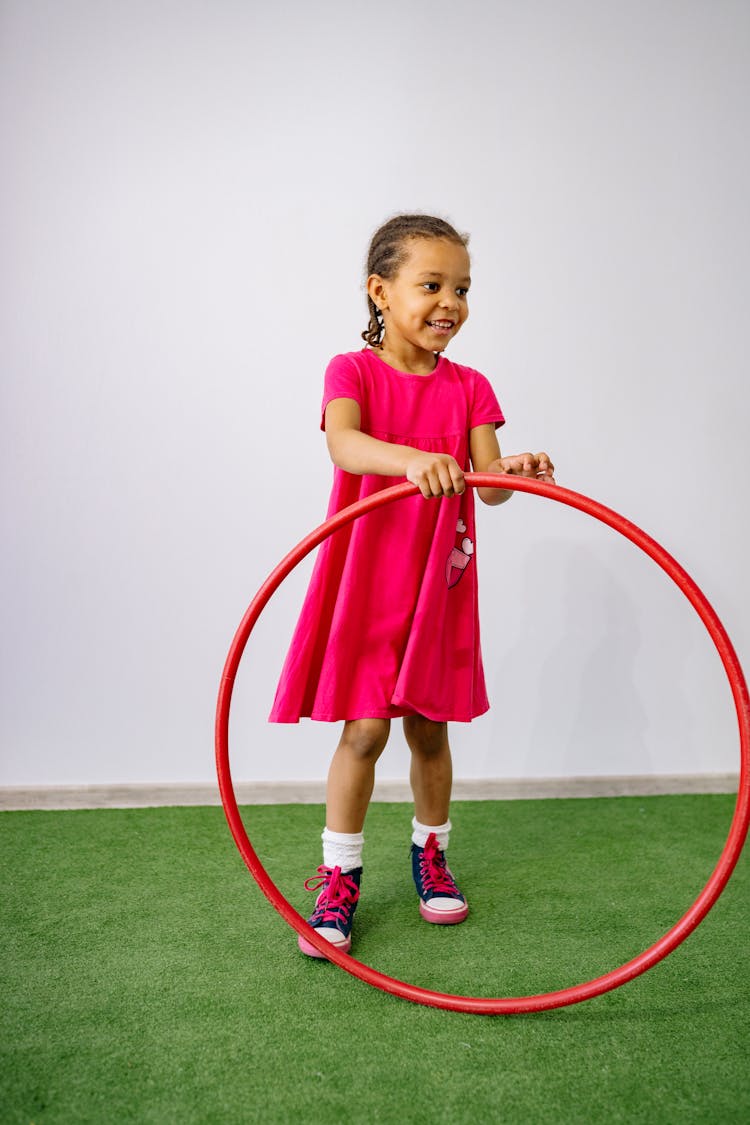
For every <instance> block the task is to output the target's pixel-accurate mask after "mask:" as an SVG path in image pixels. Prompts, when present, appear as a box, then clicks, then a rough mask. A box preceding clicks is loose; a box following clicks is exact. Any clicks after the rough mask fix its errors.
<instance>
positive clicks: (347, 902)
mask: <svg viewBox="0 0 750 1125" xmlns="http://www.w3.org/2000/svg"><path fill="white" fill-rule="evenodd" d="M389 733H390V722H389V720H388V719H356V720H353V721H352V722H348V723H345V724H344V729H343V731H342V734H341V740H340V742H339V744H338V746H337V748H336V753H335V754H334V755H333V759H332V761H331V765H330V768H329V770H328V790H327V801H326V827H325V830H324V832H323V866H322V867H319V868H318V873H319V875H320V878H319V879H316V878H315V877H313V879H308V881H307V883H306V884H305V886H306V887H307V888H308V890H319V891H320V894H319V895H318V898H317V901H316V903H315V910H314V911H313V914H312V917H311V918H309V919H308V921H309V923H310V925H311V926H312V927H313V929H315V930H317V932H318V933H319V934H320V935H321V937H324V938H325V939H326V941H330V942H332V943H333V944H334V945H335V946H336V947H337V948H338V949H342V950H343V951H344V952H347V951H348V950H349V949H350V948H351V944H352V939H351V929H352V921H353V918H354V911H355V910H356V907H357V902H358V901H359V886H360V879H361V877H362V845H363V843H364V836H363V835H362V828H363V827H364V823H365V816H366V814H367V806H368V805H369V803H370V797H371V796H372V789H373V785H374V784H375V763H376V762H377V760H378V758H379V757H380V755H381V754H382V752H383V749H384V748H385V744H386V742H387V741H388V735H389ZM298 944H299V947H300V949H301V950H302V952H303V953H306V954H307V955H308V957H322V956H323V955H322V954H321V953H320V951H319V950H317V949H316V948H315V946H314V945H312V943H311V942H308V941H307V939H306V938H303V937H302V935H300V936H299V938H298Z"/></svg>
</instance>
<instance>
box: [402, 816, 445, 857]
mask: <svg viewBox="0 0 750 1125" xmlns="http://www.w3.org/2000/svg"><path fill="white" fill-rule="evenodd" d="M411 826H412V828H413V829H414V831H413V832H412V835H411V842H412V844H416V845H417V847H418V848H423V847H424V846H425V844H426V843H427V837H428V836H429V835H430V833H431V832H434V833H435V835H436V836H437V842H438V847H439V848H440V850H441V851H443V852H444V851H445V850H446V848H447V847H448V841H449V839H450V834H451V828H452V825H451V822H450V820H446V822H445V824H437V825H433V826H432V827H430V825H429V824H420V823H419V821H418V820H417V818H416V817H413V819H412V822H411Z"/></svg>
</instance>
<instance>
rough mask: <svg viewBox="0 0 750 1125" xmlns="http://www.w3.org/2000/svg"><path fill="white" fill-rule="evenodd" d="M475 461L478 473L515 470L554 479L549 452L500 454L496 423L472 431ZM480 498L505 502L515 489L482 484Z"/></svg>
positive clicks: (511, 471)
mask: <svg viewBox="0 0 750 1125" xmlns="http://www.w3.org/2000/svg"><path fill="white" fill-rule="evenodd" d="M469 451H470V454H471V465H472V468H473V469H474V472H475V473H511V474H515V475H517V476H521V477H539V478H541V479H543V480H547V481H554V479H555V478H554V472H555V466H554V465H553V464H552V462H551V461H550V459H549V457H548V456H547V454H546V453H516V454H513V455H512V456H510V457H503V456H501V454H500V446H499V444H498V441H497V433H496V431H495V426H494V425H493V424H492V423H488V424H487V425H485V426H475V428H474V429H473V430H472V431H471V433H470V434H469ZM477 493H478V495H479V499H480V500H483V501H484V503H485V504H504V503H505V501H506V500H510V498H511V496H512V495H513V492H512V490H511V489H509V488H478V489H477Z"/></svg>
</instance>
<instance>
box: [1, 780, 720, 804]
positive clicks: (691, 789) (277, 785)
mask: <svg viewBox="0 0 750 1125" xmlns="http://www.w3.org/2000/svg"><path fill="white" fill-rule="evenodd" d="M738 783H739V778H738V775H737V774H736V773H701V774H662V775H658V776H638V777H635V776H628V777H551V778H535V779H533V780H524V779H514V778H464V779H460V778H459V779H456V780H454V782H453V798H454V800H457V801H517V800H535V799H549V798H556V797H652V796H658V795H662V794H684V793H735V792H736V791H737V786H738ZM234 789H235V794H236V797H237V801H238V803H239V804H241V805H279V804H291V805H317V804H322V803H323V802H324V801H325V783H324V782H322V781H240V782H235V786H234ZM373 800H374V801H409V800H411V791H410V789H409V785H408V782H406V781H395V780H382V781H378V782H377V783H376V785H375V793H374V795H373ZM219 804H221V801H220V798H219V791H218V788H217V786H216V785H209V784H193V785H168V784H162V785H145V784H139V785H44V786H28V787H25V786H5V787H0V810H2V811H8V812H9V811H13V810H15V811H18V810H23V809H50V810H56V809H140V808H158V807H162V806H181V805H219Z"/></svg>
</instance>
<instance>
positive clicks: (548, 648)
mask: <svg viewBox="0 0 750 1125" xmlns="http://www.w3.org/2000/svg"><path fill="white" fill-rule="evenodd" d="M618 551H619V548H618V547H615V548H614V549H613V550H612V551H610V550H609V549H607V548H605V549H604V551H602V548H601V546H599V547H597V548H596V549H592V548H591V546H587V547H583V546H579V545H572V544H571V543H570V542H569V541H565V540H557V539H555V540H548V541H546V542H545V543H542V544H536V545H535V548H534V552H533V556H532V555H531V554H529V557H527V558H526V559H525V561H524V564H523V566H522V570H521V572H522V574H523V579H522V584H523V589H522V595H521V597H520V598H519V599H518V605H519V606H520V609H519V610H518V616H517V618H516V620H515V623H514V624H515V628H516V629H517V632H518V640H517V641H516V644H515V645H511V646H510V647H511V649H515V651H516V652H521V653H523V654H524V657H523V660H522V662H518V661H514V665H515V671H514V672H513V674H512V675H511V676H510V677H509V676H508V674H507V672H508V670H507V667H506V669H505V670H504V671H503V673H502V676H498V677H497V678H496V684H495V690H494V693H493V695H494V698H495V699H497V701H498V703H499V704H500V705H501V706H502V703H501V701H502V700H504V701H505V714H504V715H498V724H499V726H500V728H501V729H502V728H505V734H506V737H504V738H503V742H504V743H505V745H512V746H513V747H514V751H513V753H514V757H515V762H514V763H513V767H511V768H510V769H508V770H507V772H508V773H510V774H512V775H515V776H539V775H540V769H539V765H540V763H541V762H543V763H544V766H545V768H544V769H543V770H542V771H541V772H542V773H544V774H545V775H546V776H576V775H587V774H615V775H616V774H636V775H643V774H646V775H647V774H651V773H662V772H667V770H666V769H665V760H666V759H670V758H674V759H675V760H674V769H675V772H679V771H684V770H691V769H701V768H706V766H705V763H703V762H702V757H703V755H702V754H701V753H700V752H699V747H698V746H697V745H695V742H696V740H695V738H694V737H693V730H692V726H693V724H692V719H691V712H692V708H693V707H694V706H695V705H696V704H698V705H700V702H701V701H700V699H697V700H696V699H691V698H690V695H689V694H688V691H687V690H686V688H687V687H689V685H690V682H691V678H692V679H693V680H694V679H695V677H694V675H693V676H692V677H691V669H690V667H689V665H690V663H691V659H692V654H693V652H694V644H695V641H696V637H697V639H698V641H699V642H700V645H701V647H702V645H703V638H702V637H701V636H700V633H701V631H702V626H701V625H700V622H698V621H697V619H696V618H695V617H694V614H693V613H692V610H691V609H690V608H689V606H687V605H685V604H684V599H683V598H682V595H681V594H680V593H679V592H678V591H677V590H676V588H671V584H669V582H668V580H666V578H665V576H663V575H662V574H661V572H660V571H659V570H658V569H657V568H655V567H653V564H651V563H648V565H649V566H651V567H652V576H653V579H655V581H654V582H652V583H651V584H650V585H648V586H647V589H646V592H645V593H646V596H645V597H644V598H643V599H642V600H636V599H635V597H634V594H633V587H632V586H628V585H627V584H626V583H625V582H624V581H623V580H621V578H620V576H619V574H618V570H619V563H620V559H619V554H618ZM550 559H554V560H555V562H554V566H552V567H550V563H549V560H550ZM646 561H647V562H648V560H646ZM628 565H629V566H632V560H630V561H629V564H628ZM626 573H631V571H627V572H626ZM665 582H666V583H667V588H665ZM638 591H639V599H640V598H641V595H642V594H643V593H644V591H643V588H642V587H640V586H639V587H638ZM691 618H692V619H693V620H691ZM696 625H697V626H698V630H697V633H696V629H695V626H696ZM515 677H518V682H517V684H516V687H515V688H514V684H513V680H514V678H515ZM521 678H524V679H527V678H531V680H532V683H534V681H535V683H536V686H535V687H532V686H531V685H530V684H529V683H528V682H527V683H526V684H525V685H521V683H520V679H521ZM524 696H525V697H526V698H527V699H536V701H537V703H536V706H533V705H532V707H531V708H530V712H531V713H530V714H529V715H528V716H527V717H519V716H518V715H514V714H512V707H511V703H512V700H513V699H518V698H524ZM519 720H520V724H521V725H520V727H518V726H517V724H518V723H519ZM508 721H509V723H510V728H511V729H512V728H513V727H514V726H516V727H517V729H515V730H513V738H512V741H511V740H509V739H508V738H507V735H508V734H509V733H510V730H509V728H508V725H506V724H507V723H508ZM519 735H520V737H519ZM507 765H508V763H506V768H507Z"/></svg>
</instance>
